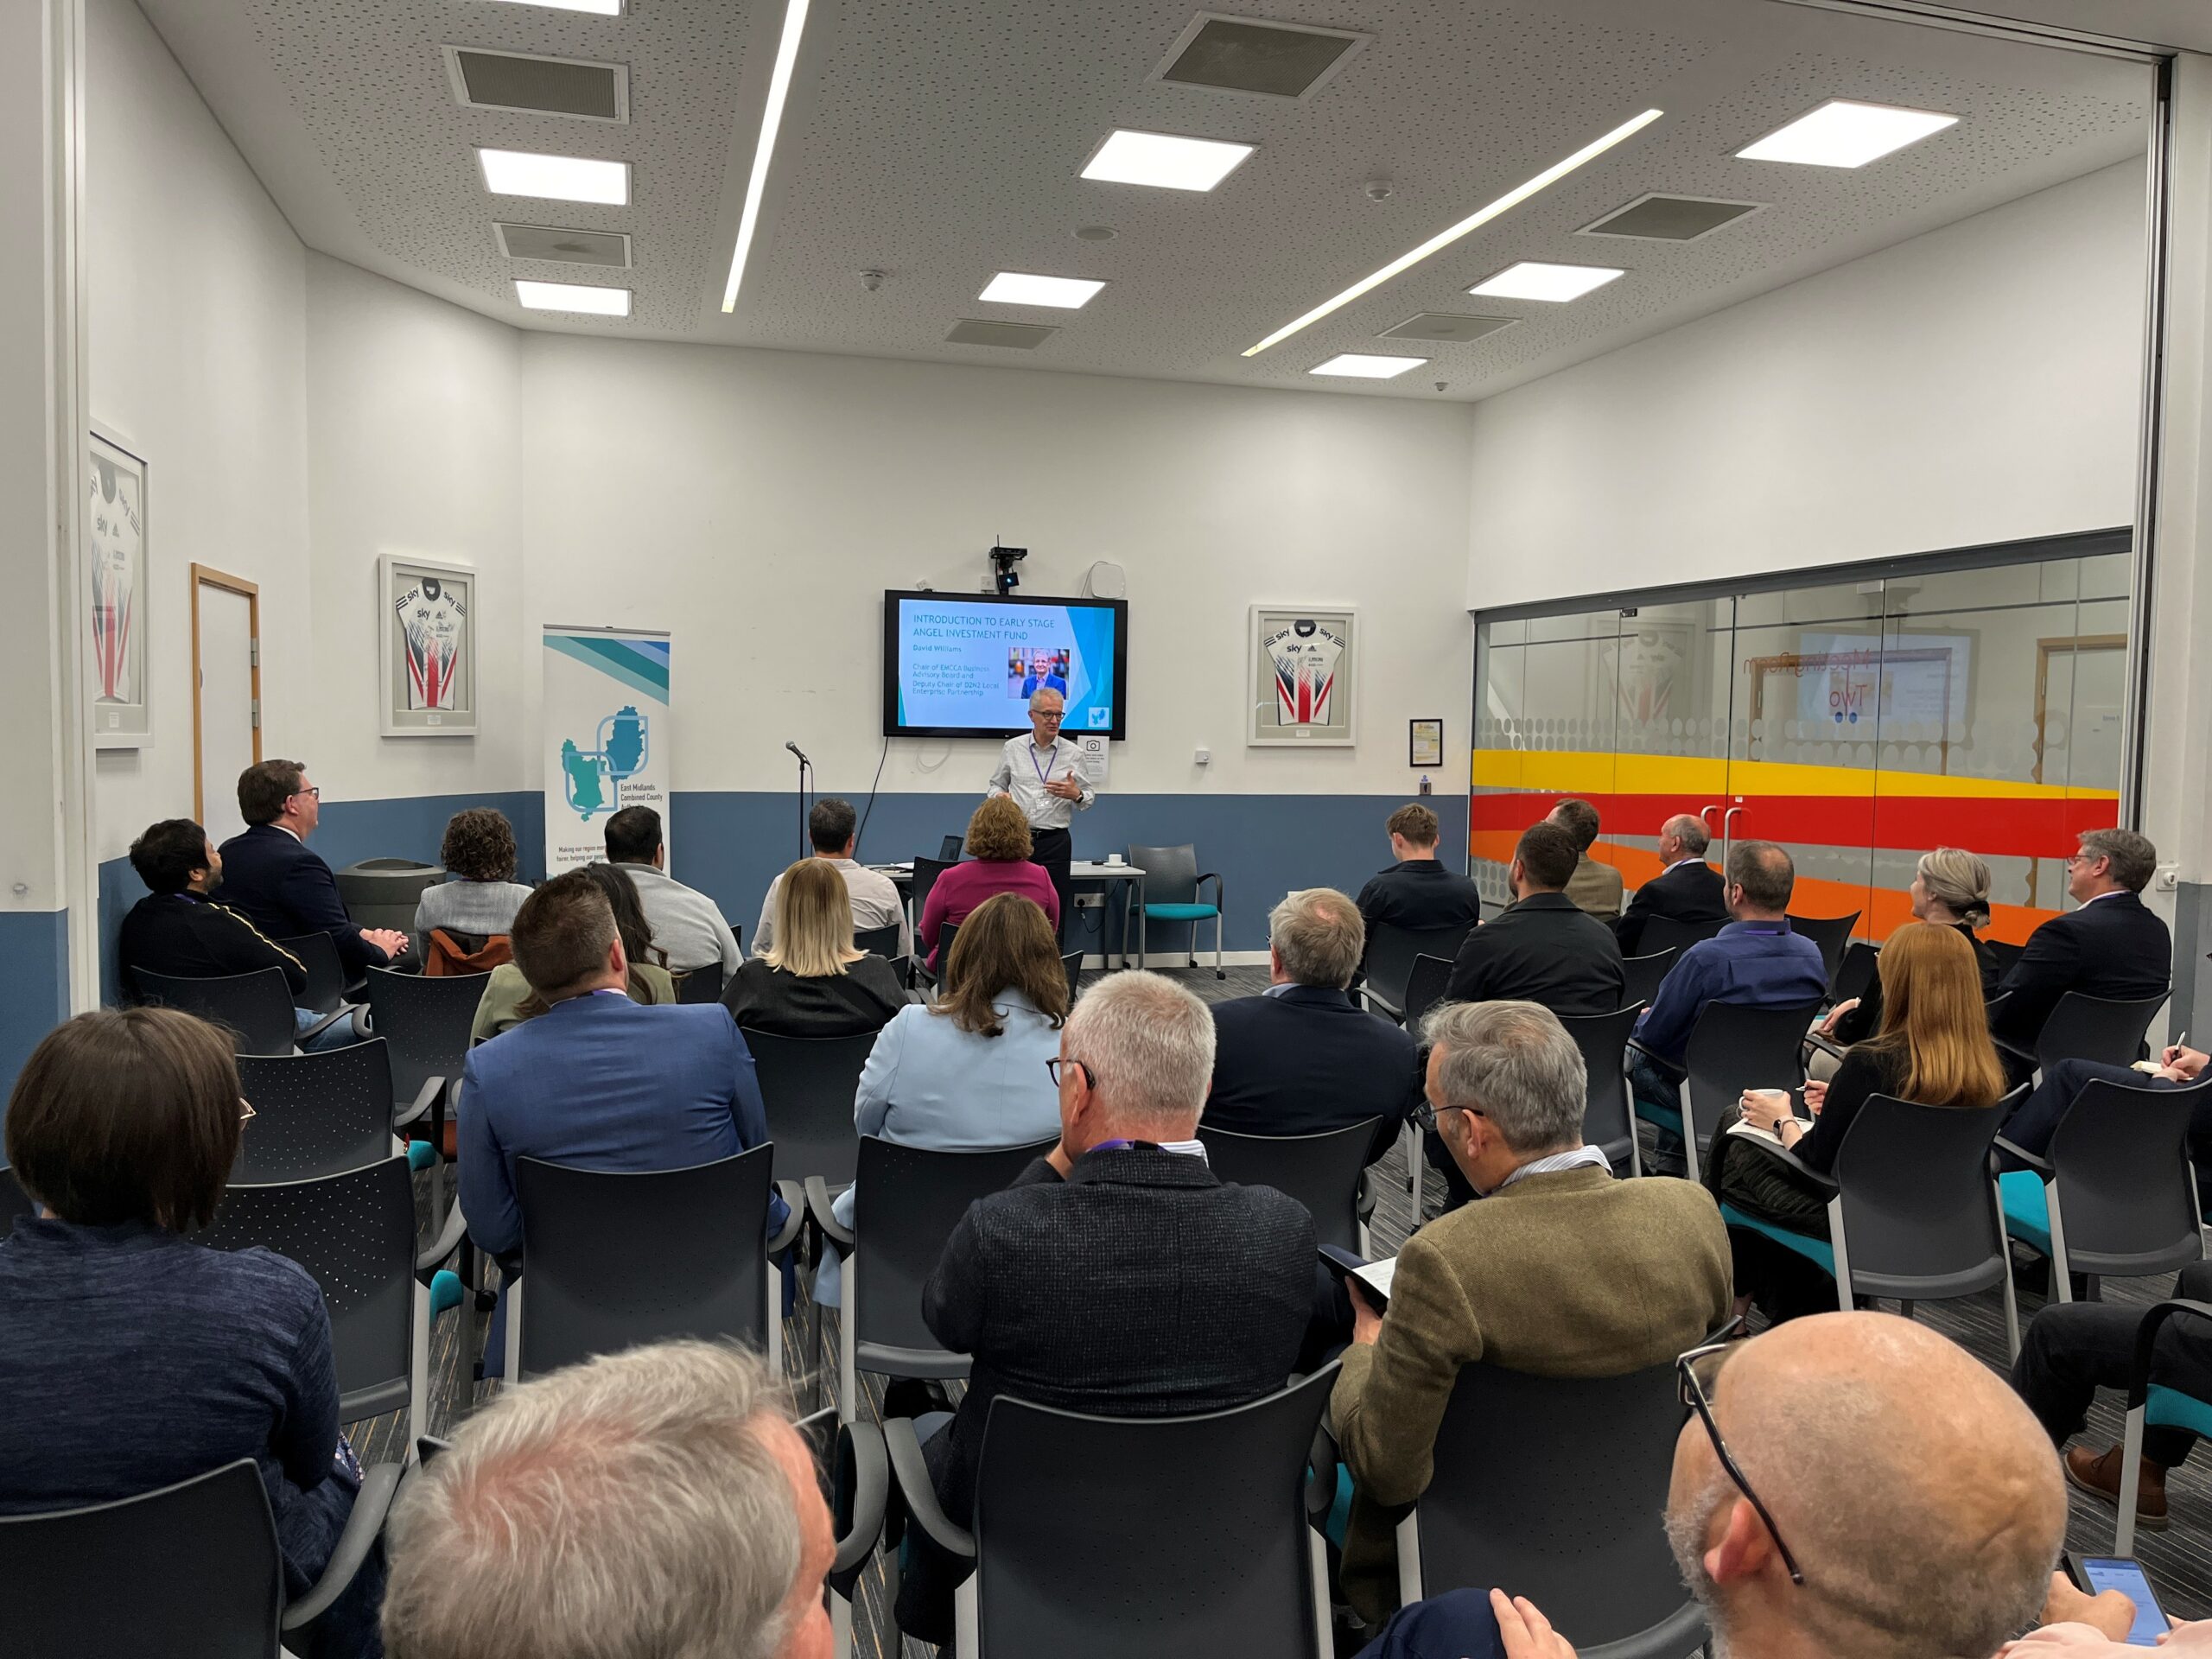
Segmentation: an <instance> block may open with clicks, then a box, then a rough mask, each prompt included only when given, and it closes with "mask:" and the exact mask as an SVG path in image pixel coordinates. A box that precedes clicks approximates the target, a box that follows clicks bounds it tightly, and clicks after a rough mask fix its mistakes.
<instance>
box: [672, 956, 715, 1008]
mask: <svg viewBox="0 0 2212 1659" xmlns="http://www.w3.org/2000/svg"><path fill="white" fill-rule="evenodd" d="M669 977H670V978H671V979H672V980H674V981H675V982H676V1000H677V1001H678V1002H695V1003H696V1002H719V1001H721V1000H722V965H721V963H719V962H710V963H707V965H706V966H705V967H703V968H693V969H688V970H687V971H685V972H683V973H680V974H671V975H670V976H669Z"/></svg>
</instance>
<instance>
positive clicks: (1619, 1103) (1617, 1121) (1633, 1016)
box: [1559, 1002, 1643, 1163]
mask: <svg viewBox="0 0 2212 1659" xmlns="http://www.w3.org/2000/svg"><path fill="white" fill-rule="evenodd" d="M1642 1013H1643V1003H1641V1002H1637V1003H1635V1004H1633V1005H1631V1006H1630V1007H1625V1008H1622V1009H1619V1010H1618V1012H1616V1013H1612V1014H1561V1015H1560V1020H1559V1022H1560V1024H1561V1025H1562V1026H1565V1027H1567V1035H1568V1036H1570V1037H1572V1038H1573V1039H1574V1046H1575V1047H1577V1048H1579V1049H1580V1050H1581V1051H1582V1066H1583V1070H1584V1071H1586V1073H1587V1074H1588V1079H1589V1096H1588V1103H1587V1104H1586V1106H1585V1107H1584V1108H1583V1112H1582V1139H1583V1140H1584V1141H1586V1143H1588V1144H1589V1145H1591V1146H1593V1147H1601V1148H1603V1150H1604V1152H1605V1156H1606V1157H1608V1158H1610V1159H1612V1160H1614V1161H1615V1162H1617V1163H1618V1162H1622V1161H1624V1160H1626V1159H1627V1157H1628V1155H1629V1147H1630V1143H1631V1142H1633V1141H1634V1140H1635V1139H1636V1116H1635V1108H1634V1107H1633V1106H1632V1105H1631V1103H1630V1098H1629V1091H1628V1034H1629V1033H1630V1032H1631V1031H1633V1030H1634V1029H1635V1028H1636V1020H1637V1015H1638V1014H1642Z"/></svg>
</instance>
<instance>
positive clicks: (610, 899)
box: [468, 864, 676, 1043]
mask: <svg viewBox="0 0 2212 1659" xmlns="http://www.w3.org/2000/svg"><path fill="white" fill-rule="evenodd" d="M580 873H581V874H584V875H586V876H588V877H589V878H590V879H591V880H592V881H593V882H594V884H596V885H597V887H598V888H599V890H600V891H601V893H605V894H606V895H607V908H608V909H609V910H611V911H613V912H614V931H615V932H616V934H617V935H618V936H619V937H620V938H621V941H622V955H623V957H625V958H626V960H627V961H628V963H629V964H630V979H629V983H628V984H627V985H626V986H625V987H624V989H625V990H626V992H627V993H628V995H629V998H630V1000H631V1001H632V1002H636V1003H639V1004H650V1003H664V1002H673V1001H676V982H675V981H674V980H673V979H671V978H670V977H669V972H668V969H665V968H664V967H662V966H661V965H660V964H659V963H656V962H653V961H652V960H651V955H652V930H651V929H650V928H649V927H647V926H646V925H645V907H644V906H641V905H639V902H638V889H637V888H636V887H634V886H633V885H632V883H631V880H630V877H629V875H628V874H627V873H626V870H625V868H624V867H623V866H621V865H620V864H586V865H584V866H583V867H582V870H581V872H580ZM546 1007H547V1004H546V1001H545V999H544V998H543V997H542V996H540V995H538V994H537V992H536V991H533V990H531V988H530V982H529V981H528V980H526V979H524V977H523V976H522V969H519V968H518V967H517V966H515V964H514V963H512V962H503V963H500V964H499V966H498V967H497V968H494V969H493V970H492V976H491V978H489V979H487V980H486V981H485V982H484V995H483V999H482V1000H481V1001H479V1002H478V1003H477V1005H476V1018H475V1019H474V1020H473V1021H472V1022H470V1025H469V1027H468V1039H469V1041H470V1042H472V1043H480V1042H483V1041H484V1040H486V1039H487V1038H492V1037H496V1036H498V1035H499V1033H501V1032H503V1031H510V1030H512V1029H513V1028H514V1027H517V1026H518V1025H520V1024H521V1023H522V1022H523V1021H524V1020H534V1019H536V1018H537V1016H538V1015H539V1014H543V1013H544V1012H545V1009H546Z"/></svg>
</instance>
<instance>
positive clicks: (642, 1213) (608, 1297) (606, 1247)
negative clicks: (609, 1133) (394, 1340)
mask: <svg viewBox="0 0 2212 1659" xmlns="http://www.w3.org/2000/svg"><path fill="white" fill-rule="evenodd" d="M774 1159H775V1149H774V1148H773V1147H769V1146H766V1145H765V1144H764V1145H761V1146H758V1147H753V1148H752V1149H751V1150H750V1151H748V1152H741V1153H740V1154H737V1155H736V1156H735V1157H733V1158H722V1159H718V1160H715V1162H713V1163H711V1164H701V1165H698V1166H695V1167H693V1168H690V1169H663V1170H653V1171H650V1172H647V1173H637V1174H632V1173H610V1172H607V1171H603V1170H589V1169H572V1168H569V1167H568V1166H565V1165H562V1164H549V1163H545V1162H543V1161H542V1160H539V1159H536V1158H518V1159H517V1160H515V1197H516V1198H517V1200H518V1202H519V1203H520V1205H522V1213H523V1231H524V1236H525V1237H527V1238H528V1239H529V1241H530V1243H529V1245H528V1248H527V1256H528V1259H527V1261H526V1262H525V1265H524V1270H523V1272H522V1274H520V1275H519V1276H518V1277H517V1278H514V1279H512V1280H510V1281H508V1283H507V1288H506V1295H507V1380H508V1381H509V1382H511V1383H512V1382H520V1381H524V1380H525V1379H527V1378H529V1377H532V1376H539V1375H541V1374H543V1373H544V1372H546V1371H550V1370H558V1369H559V1368H560V1367H562V1366H563V1365H573V1364H575V1363H576V1362H577V1361H579V1360H583V1359H588V1358H590V1357H591V1356H593V1355H594V1354H611V1353H615V1352H619V1351H620V1350H622V1349H625V1348H634V1347H637V1346H639V1345H640V1344H645V1343H650V1342H667V1341H671V1340H673V1339H675V1338H679V1337H700V1338H709V1339H713V1338H734V1339H736V1340H738V1341H741V1342H747V1343H750V1344H753V1346H754V1347H756V1348H759V1349H761V1350H762V1351H765V1352H766V1355H767V1357H768V1366H769V1369H770V1370H774V1371H779V1372H780V1370H781V1367H782V1365H783V1330H784V1319H783V1281H782V1275H781V1273H780V1271H779V1268H777V1266H776V1262H775V1257H776V1256H777V1255H779V1254H780V1253H781V1252H782V1251H783V1250H784V1249H786V1248H787V1247H788V1246H789V1245H790V1243H791V1240H792V1238H793V1237H795V1236H797V1234H798V1228H799V1220H800V1217H799V1212H798V1211H796V1210H794V1211H792V1212H791V1218H790V1220H788V1221H787V1222H786V1223H785V1224H784V1227H783V1229H782V1230H781V1231H780V1232H779V1234H778V1235H777V1236H775V1237H774V1238H770V1237H769V1236H767V1226H768V1191H769V1187H768V1174H769V1169H770V1167H771V1166H772V1163H773V1161H774ZM525 1293H526V1294H527V1303H528V1311H527V1313H526V1314H525V1312H524V1300H525Z"/></svg>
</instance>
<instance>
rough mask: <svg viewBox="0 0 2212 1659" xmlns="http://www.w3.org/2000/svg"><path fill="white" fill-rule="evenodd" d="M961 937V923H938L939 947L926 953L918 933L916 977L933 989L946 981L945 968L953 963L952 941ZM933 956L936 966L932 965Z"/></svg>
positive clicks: (915, 957) (916, 939)
mask: <svg viewBox="0 0 2212 1659" xmlns="http://www.w3.org/2000/svg"><path fill="white" fill-rule="evenodd" d="M959 937H960V924H959V923H957V922H940V923H938V930H937V949H936V950H931V951H929V952H927V953H925V952H924V951H923V950H922V942H921V939H920V938H919V936H917V937H916V938H915V940H914V977H915V978H917V979H918V980H920V981H922V982H923V983H924V984H925V985H926V986H928V987H929V988H930V989H931V990H932V991H934V990H935V989H937V988H938V986H940V985H942V984H944V970H945V969H947V968H950V966H951V965H952V942H953V940H955V939H956V938H959ZM931 957H935V958H936V959H937V966H935V967H934V968H932V967H931V966H930V959H931Z"/></svg>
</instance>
